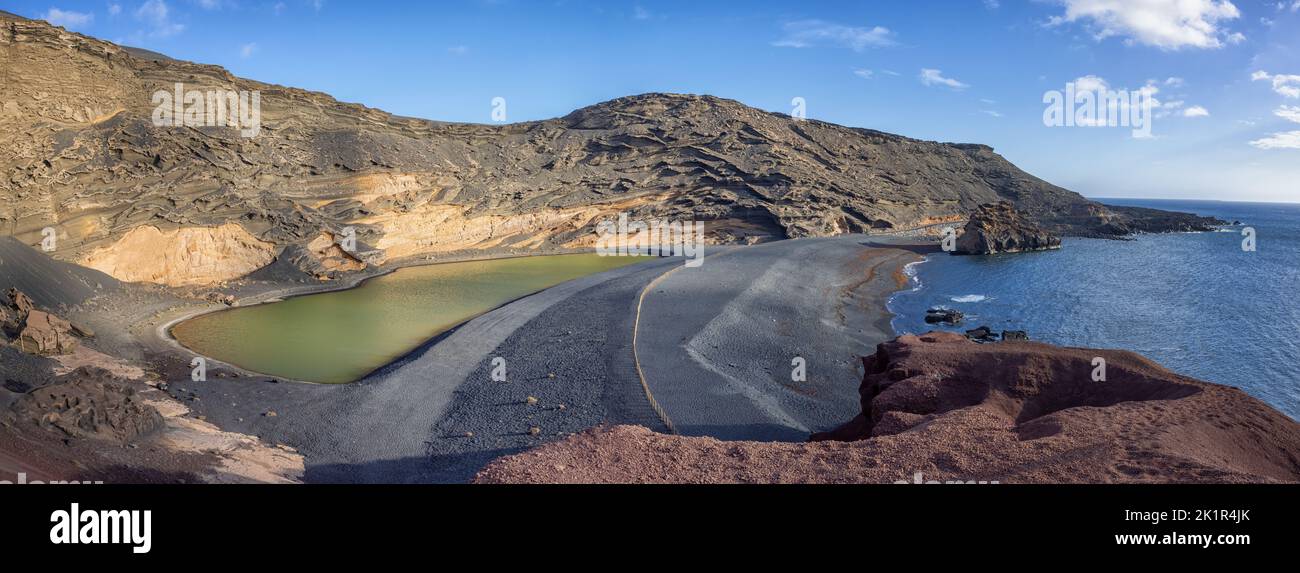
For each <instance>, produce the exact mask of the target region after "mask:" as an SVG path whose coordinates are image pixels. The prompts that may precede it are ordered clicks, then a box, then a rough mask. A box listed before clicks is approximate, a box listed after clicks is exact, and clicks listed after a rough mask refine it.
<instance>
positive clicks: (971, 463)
mask: <svg viewBox="0 0 1300 573" xmlns="http://www.w3.org/2000/svg"><path fill="white" fill-rule="evenodd" d="M1096 357H1103V358H1105V359H1106V362H1107V374H1108V375H1107V380H1106V381H1103V382H1096V381H1093V380H1092V378H1091V376H1090V373H1091V372H1092V369H1093V367H1092V361H1093V359H1094V358H1096ZM863 364H864V366H865V368H866V375H865V376H864V377H863V380H862V384H861V386H860V388H859V394H860V396H861V406H862V413H861V414H859V415H858V416H857V417H856V418H855V419H854V420H851V421H849V422H848V423H846V424H845V425H843V426H841V427H840V428H837V429H836V430H835V431H832V432H826V433H823V434H815V435H814V436H813V437H812V439H814V440H820V441H815V442H810V443H806V444H789V443H763V442H722V441H719V440H716V439H713V438H707V437H684V436H674V435H667V434H658V433H655V432H652V431H650V430H649V429H646V428H642V427H638V426H616V427H612V428H608V427H606V428H597V429H593V430H589V431H587V432H583V433H580V434H577V435H574V436H571V437H568V438H566V439H564V440H561V441H559V442H554V443H551V444H548V445H544V446H541V447H539V448H536V449H533V450H530V451H527V452H524V453H520V454H516V455H512V456H507V457H504V458H500V459H498V460H496V461H494V462H492V463H491V464H489V465H488V466H487V467H485V468H484V469H483V470H482V471H481V472H480V473H479V474H478V476H477V477H476V480H475V481H477V482H480V483H555V482H563V483H572V482H581V483H594V482H599V483H635V482H661V483H662V482H669V483H724V482H725V483H737V482H761V483H770V482H788V483H828V482H829V483H897V482H904V483H913V478H914V476H915V475H916V474H917V473H918V472H919V473H921V474H922V476H923V479H924V480H926V481H930V480H937V481H945V482H951V481H961V482H963V483H966V482H971V481H975V480H979V481H999V482H1004V483H1009V482H1038V483H1063V482H1078V483H1102V482H1298V481H1300V460H1298V459H1297V456H1296V452H1300V424H1297V423H1296V422H1295V421H1294V420H1291V419H1290V418H1289V417H1287V416H1286V415H1284V414H1282V413H1280V412H1278V411H1277V410H1274V409H1273V408H1271V407H1269V406H1268V405H1267V404H1265V403H1263V402H1261V401H1259V400H1257V399H1255V398H1253V397H1251V396H1249V395H1247V394H1246V393H1244V392H1242V391H1241V390H1238V389H1236V388H1230V387H1227V386H1220V385H1217V384H1210V383H1206V382H1202V381H1199V380H1195V379H1192V378H1188V377H1186V376H1181V375H1179V374H1175V373H1173V372H1171V371H1169V370H1167V369H1165V368H1163V367H1161V366H1159V365H1157V364H1155V363H1154V362H1151V361H1150V360H1147V359H1145V358H1143V357H1141V356H1139V355H1137V354H1134V353H1132V352H1124V351H1115V350H1091V349H1085V348H1060V347H1056V346H1052V345H1048V344H1043V343H1039V342H1017V343H1015V344H975V343H973V342H971V341H970V340H967V339H966V338H965V337H964V336H962V335H960V334H955V333H948V332H932V333H928V334H925V335H921V336H914V335H906V336H901V337H899V338H897V339H895V340H892V341H890V342H886V343H882V344H880V345H878V346H877V349H876V353H875V354H873V355H872V356H869V357H866V358H864V359H863ZM556 467H564V468H565V469H564V471H563V472H559V471H557V470H554V468H556Z"/></svg>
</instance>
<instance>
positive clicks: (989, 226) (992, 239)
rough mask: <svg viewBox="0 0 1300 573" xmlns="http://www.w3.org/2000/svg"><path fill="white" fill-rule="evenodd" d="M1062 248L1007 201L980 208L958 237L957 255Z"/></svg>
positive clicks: (1051, 236)
mask: <svg viewBox="0 0 1300 573" xmlns="http://www.w3.org/2000/svg"><path fill="white" fill-rule="evenodd" d="M1059 248H1061V238H1060V237H1057V236H1055V235H1052V234H1051V233H1048V232H1047V231H1045V230H1043V229H1042V228H1041V227H1039V226H1038V225H1037V224H1035V223H1034V222H1033V221H1031V220H1029V219H1028V218H1027V217H1025V215H1024V214H1023V213H1021V212H1020V211H1019V210H1017V209H1016V206H1015V205H1012V204H1011V203H1009V202H1006V201H999V202H997V203H992V204H988V205H982V206H980V208H979V210H977V211H975V213H974V214H973V215H971V218H970V221H968V222H967V223H966V227H965V230H964V232H963V233H962V234H961V236H960V237H958V238H957V249H956V250H955V251H953V254H957V255H990V254H994V253H1018V252H1021V251H1044V250H1049V249H1059Z"/></svg>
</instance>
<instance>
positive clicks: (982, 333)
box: [966, 326, 998, 342]
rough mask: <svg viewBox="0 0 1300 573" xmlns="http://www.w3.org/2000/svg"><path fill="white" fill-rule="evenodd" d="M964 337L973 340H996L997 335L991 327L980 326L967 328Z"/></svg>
mask: <svg viewBox="0 0 1300 573" xmlns="http://www.w3.org/2000/svg"><path fill="white" fill-rule="evenodd" d="M966 338H969V339H971V340H974V341H975V342H997V340H998V335H996V334H994V333H993V329H991V328H989V327H987V326H981V327H979V328H975V329H971V330H967V331H966Z"/></svg>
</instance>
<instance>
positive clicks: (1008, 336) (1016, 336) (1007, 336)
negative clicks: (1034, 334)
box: [1002, 330, 1029, 342]
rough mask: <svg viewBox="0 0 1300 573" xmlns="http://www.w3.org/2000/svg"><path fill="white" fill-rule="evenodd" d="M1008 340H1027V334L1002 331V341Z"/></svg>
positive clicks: (1018, 331)
mask: <svg viewBox="0 0 1300 573" xmlns="http://www.w3.org/2000/svg"><path fill="white" fill-rule="evenodd" d="M1008 340H1029V333H1028V332H1025V331H1023V330H1003V331H1002V341H1003V342H1006V341H1008Z"/></svg>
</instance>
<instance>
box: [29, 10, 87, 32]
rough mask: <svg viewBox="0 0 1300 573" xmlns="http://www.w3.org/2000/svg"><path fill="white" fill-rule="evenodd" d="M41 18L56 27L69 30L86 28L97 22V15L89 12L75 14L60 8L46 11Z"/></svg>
mask: <svg viewBox="0 0 1300 573" xmlns="http://www.w3.org/2000/svg"><path fill="white" fill-rule="evenodd" d="M41 18H42V19H44V20H45V21H46V22H49V23H51V24H54V25H55V26H63V27H64V28H67V29H69V30H77V29H81V28H85V27H86V26H89V25H90V23H91V22H94V21H95V15H94V14H91V13H89V12H73V11H71V10H60V9H58V8H50V9H49V10H46V11H45V14H43V15H42V16H41Z"/></svg>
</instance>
